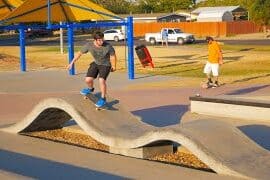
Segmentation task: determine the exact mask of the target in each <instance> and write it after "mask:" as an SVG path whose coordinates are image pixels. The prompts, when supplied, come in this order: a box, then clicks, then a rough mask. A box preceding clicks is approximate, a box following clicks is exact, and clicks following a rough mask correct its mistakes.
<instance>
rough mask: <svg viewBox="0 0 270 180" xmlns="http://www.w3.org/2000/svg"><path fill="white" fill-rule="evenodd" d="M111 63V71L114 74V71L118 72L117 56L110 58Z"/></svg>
mask: <svg viewBox="0 0 270 180" xmlns="http://www.w3.org/2000/svg"><path fill="white" fill-rule="evenodd" d="M110 61H111V65H112V69H111V71H112V72H114V71H116V61H117V58H116V55H115V54H114V55H111V56H110Z"/></svg>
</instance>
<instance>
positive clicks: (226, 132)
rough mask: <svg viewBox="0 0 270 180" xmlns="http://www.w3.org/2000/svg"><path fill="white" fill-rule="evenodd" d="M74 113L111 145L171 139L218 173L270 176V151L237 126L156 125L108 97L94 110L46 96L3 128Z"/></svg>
mask: <svg viewBox="0 0 270 180" xmlns="http://www.w3.org/2000/svg"><path fill="white" fill-rule="evenodd" d="M92 98H94V96H92ZM71 118H72V119H74V120H75V121H76V122H77V124H78V125H79V126H80V127H81V128H82V129H83V130H84V131H85V132H86V133H88V134H89V135H90V136H91V137H93V138H94V139H96V140H97V141H99V142H101V143H103V144H105V145H108V146H110V147H115V148H138V147H143V146H145V145H148V144H151V143H153V142H160V141H166V140H167V141H168V140H169V141H173V142H177V143H180V144H182V145H183V146H185V147H186V148H188V149H189V150H190V151H191V152H192V153H194V154H195V155H196V156H197V157H198V158H199V159H201V160H202V161H203V162H204V163H205V164H207V165H208V166H209V167H210V168H211V169H213V170H214V171H215V172H217V173H219V174H226V175H232V176H238V177H242V178H247V179H248V178H251V179H252V178H255V179H269V178H270V153H269V152H268V151H267V150H265V149H263V148H261V147H260V146H258V145H257V144H256V143H254V142H253V141H251V140H250V139H249V138H247V137H246V136H245V135H244V134H243V133H242V132H241V131H239V130H238V129H237V128H234V127H232V126H230V125H228V124H226V123H223V122H220V121H216V120H215V121H213V120H198V121H193V122H190V123H185V124H182V125H180V126H170V127H166V128H156V127H153V126H150V125H147V124H145V123H143V122H141V121H140V120H139V119H137V118H136V117H135V116H133V115H132V114H131V113H130V112H128V111H127V110H125V109H124V108H123V107H122V106H121V105H120V104H119V102H118V101H117V100H113V99H109V110H105V111H96V110H95V107H94V104H93V103H90V102H89V100H84V99H83V98H82V97H81V95H69V96H66V97H61V98H49V99H45V100H43V101H41V102H40V103H39V104H37V105H36V106H35V107H34V108H33V110H32V111H31V112H30V113H29V114H28V115H27V116H26V117H25V118H24V119H23V120H22V121H21V122H19V123H17V124H15V125H12V126H10V127H5V128H2V129H1V130H2V131H6V132H11V133H18V132H29V131H37V130H48V129H55V128H60V127H62V126H63V124H64V123H65V122H66V121H68V120H70V119H71Z"/></svg>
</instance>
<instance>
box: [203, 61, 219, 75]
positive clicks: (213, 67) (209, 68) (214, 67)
mask: <svg viewBox="0 0 270 180" xmlns="http://www.w3.org/2000/svg"><path fill="white" fill-rule="evenodd" d="M203 72H204V73H205V74H210V73H211V72H212V73H213V76H218V75H219V64H218V63H210V62H208V61H207V63H206V64H205V66H204V70H203Z"/></svg>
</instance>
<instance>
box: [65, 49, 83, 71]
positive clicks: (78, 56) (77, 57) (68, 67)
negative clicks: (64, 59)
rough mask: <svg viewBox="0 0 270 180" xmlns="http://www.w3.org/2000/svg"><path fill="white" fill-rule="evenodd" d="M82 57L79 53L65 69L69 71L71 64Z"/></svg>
mask: <svg viewBox="0 0 270 180" xmlns="http://www.w3.org/2000/svg"><path fill="white" fill-rule="evenodd" d="M81 56H82V52H81V51H79V52H78V53H77V54H76V55H75V56H74V58H73V59H72V61H71V62H70V63H69V65H68V66H67V69H68V70H70V69H71V68H72V66H73V64H74V63H75V62H76V61H77V60H78V59H79V58H80V57H81Z"/></svg>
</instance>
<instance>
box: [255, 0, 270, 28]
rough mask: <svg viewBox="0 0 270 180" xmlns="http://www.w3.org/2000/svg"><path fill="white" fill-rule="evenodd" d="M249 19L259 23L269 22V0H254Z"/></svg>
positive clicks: (267, 23)
mask: <svg viewBox="0 0 270 180" xmlns="http://www.w3.org/2000/svg"><path fill="white" fill-rule="evenodd" d="M250 15H251V19H252V20H254V21H255V22H257V23H258V24H260V25H263V26H265V25H269V24H270V0H255V1H254V3H253V4H252V6H251V10H250Z"/></svg>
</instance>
